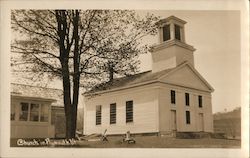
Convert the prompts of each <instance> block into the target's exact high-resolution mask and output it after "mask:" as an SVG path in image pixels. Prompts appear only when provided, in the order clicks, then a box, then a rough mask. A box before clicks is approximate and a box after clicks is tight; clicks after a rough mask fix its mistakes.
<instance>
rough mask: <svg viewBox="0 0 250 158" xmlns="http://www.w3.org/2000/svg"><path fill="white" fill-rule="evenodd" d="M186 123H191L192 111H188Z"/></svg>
mask: <svg viewBox="0 0 250 158" xmlns="http://www.w3.org/2000/svg"><path fill="white" fill-rule="evenodd" d="M186 124H190V111H186Z"/></svg>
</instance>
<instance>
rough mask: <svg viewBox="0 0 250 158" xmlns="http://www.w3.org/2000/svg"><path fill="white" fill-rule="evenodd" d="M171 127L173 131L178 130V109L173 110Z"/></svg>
mask: <svg viewBox="0 0 250 158" xmlns="http://www.w3.org/2000/svg"><path fill="white" fill-rule="evenodd" d="M171 129H172V131H176V129H177V126H176V110H171Z"/></svg>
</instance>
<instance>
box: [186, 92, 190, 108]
mask: <svg viewBox="0 0 250 158" xmlns="http://www.w3.org/2000/svg"><path fill="white" fill-rule="evenodd" d="M185 100H186V106H189V93H185Z"/></svg>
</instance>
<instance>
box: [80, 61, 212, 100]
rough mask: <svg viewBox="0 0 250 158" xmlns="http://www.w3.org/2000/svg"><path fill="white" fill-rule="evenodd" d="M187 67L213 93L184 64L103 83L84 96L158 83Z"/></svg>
mask: <svg viewBox="0 0 250 158" xmlns="http://www.w3.org/2000/svg"><path fill="white" fill-rule="evenodd" d="M185 65H188V66H189V67H190V68H191V69H192V70H193V72H194V73H195V74H196V76H198V78H200V80H201V81H202V82H203V83H204V84H205V85H206V86H207V87H208V89H210V91H211V92H212V91H213V88H212V87H211V86H210V85H209V83H208V82H207V81H206V80H205V79H204V78H203V77H202V76H201V75H200V74H199V73H198V71H197V70H195V69H194V68H193V67H192V66H191V65H190V64H189V63H188V62H184V63H182V64H180V65H179V66H177V67H175V68H170V69H166V70H162V71H159V72H155V73H153V72H152V71H146V72H142V73H138V74H135V75H131V76H126V77H121V78H116V79H114V80H113V81H112V82H105V83H102V84H99V85H97V86H95V87H94V88H92V89H91V90H90V91H88V92H85V93H84V94H85V95H90V94H95V93H99V92H105V91H112V90H120V89H123V88H130V87H134V86H138V85H143V84H145V83H149V82H153V81H159V80H160V79H161V78H162V77H164V76H166V75H168V74H170V73H171V72H174V71H176V70H178V69H180V68H181V67H183V66H185Z"/></svg>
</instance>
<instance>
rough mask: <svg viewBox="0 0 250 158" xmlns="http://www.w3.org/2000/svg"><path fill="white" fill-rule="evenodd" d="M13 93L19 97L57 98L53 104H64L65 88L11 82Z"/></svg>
mask: <svg viewBox="0 0 250 158" xmlns="http://www.w3.org/2000/svg"><path fill="white" fill-rule="evenodd" d="M11 95H12V96H17V97H26V98H36V99H41V100H42V99H44V100H55V102H53V103H52V106H63V105H64V104H63V90H61V89H55V88H46V87H38V86H31V85H25V84H17V83H12V84H11Z"/></svg>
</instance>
